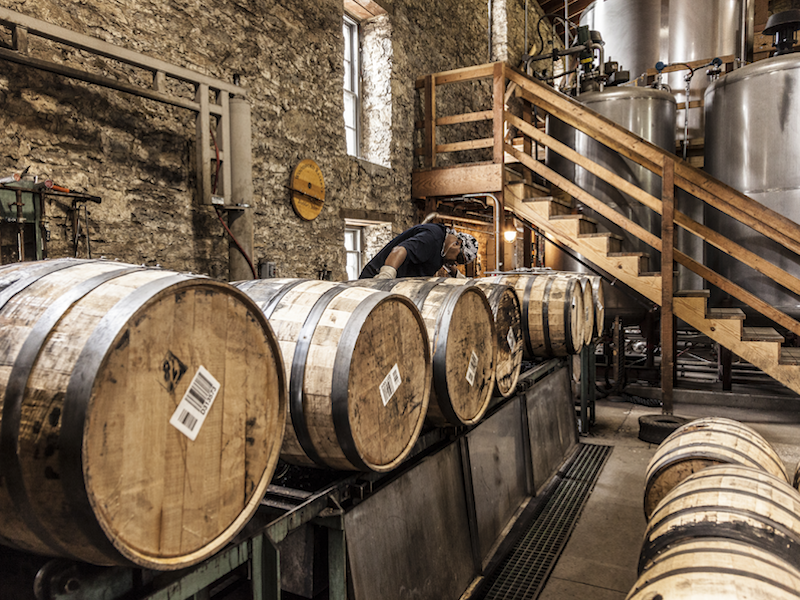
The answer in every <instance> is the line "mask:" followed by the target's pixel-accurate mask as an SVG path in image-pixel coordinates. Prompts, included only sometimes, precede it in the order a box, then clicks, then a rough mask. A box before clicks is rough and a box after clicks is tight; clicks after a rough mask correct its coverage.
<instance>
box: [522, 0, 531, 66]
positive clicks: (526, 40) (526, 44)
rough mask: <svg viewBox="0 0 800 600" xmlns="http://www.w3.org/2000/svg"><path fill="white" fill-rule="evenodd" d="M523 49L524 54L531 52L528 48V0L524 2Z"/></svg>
mask: <svg viewBox="0 0 800 600" xmlns="http://www.w3.org/2000/svg"><path fill="white" fill-rule="evenodd" d="M523 47H524V48H525V53H526V54H527V53H528V52H530V51H531V47H530V46H528V0H525V44H524V46H523Z"/></svg>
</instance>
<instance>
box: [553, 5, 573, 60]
mask: <svg viewBox="0 0 800 600" xmlns="http://www.w3.org/2000/svg"><path fill="white" fill-rule="evenodd" d="M567 23H569V2H568V0H564V48H569V38H568V37H567V36H568V35H569V27H568V26H567ZM553 27H555V25H553Z"/></svg>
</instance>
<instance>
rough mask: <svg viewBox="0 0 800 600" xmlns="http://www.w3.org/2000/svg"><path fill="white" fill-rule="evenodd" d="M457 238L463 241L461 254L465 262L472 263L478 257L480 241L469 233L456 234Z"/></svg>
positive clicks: (459, 232)
mask: <svg viewBox="0 0 800 600" xmlns="http://www.w3.org/2000/svg"><path fill="white" fill-rule="evenodd" d="M456 237H457V238H458V239H459V240H461V254H463V255H464V262H467V263H471V262H472V261H473V260H475V258H476V257H477V256H478V240H476V239H475V238H474V237H472V236H471V235H470V234H468V233H463V232H461V231H458V232H456Z"/></svg>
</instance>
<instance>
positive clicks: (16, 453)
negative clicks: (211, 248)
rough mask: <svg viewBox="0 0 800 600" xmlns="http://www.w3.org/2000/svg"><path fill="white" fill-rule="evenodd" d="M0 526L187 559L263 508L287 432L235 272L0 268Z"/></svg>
mask: <svg viewBox="0 0 800 600" xmlns="http://www.w3.org/2000/svg"><path fill="white" fill-rule="evenodd" d="M0 327H2V331H3V335H2V336H0V356H2V362H1V364H0V394H2V396H1V397H2V423H0V476H1V477H2V486H0V536H2V538H3V539H4V541H5V542H6V543H7V544H9V545H12V546H15V547H17V548H20V549H23V550H28V551H32V552H37V553H42V554H48V555H55V556H63V557H67V558H70V559H77V560H80V561H85V562H89V563H94V564H101V565H113V564H123V565H125V564H127V565H130V564H133V565H138V566H142V567H146V568H150V569H161V570H169V569H179V568H182V567H186V566H189V565H192V564H194V563H197V562H199V561H201V560H204V559H206V558H208V557H210V556H211V555H213V554H214V553H216V552H217V551H219V550H220V549H221V548H223V547H224V546H225V545H226V544H227V543H228V542H230V540H231V539H232V538H233V536H234V535H235V534H236V533H237V532H238V531H239V530H240V529H241V528H242V527H243V526H244V525H245V524H246V523H247V521H248V520H249V519H250V517H251V516H252V515H253V513H254V512H255V510H256V509H257V508H258V506H259V503H260V501H261V499H262V498H263V496H264V492H265V490H266V488H267V486H268V484H269V482H270V479H271V477H272V474H273V472H274V469H275V465H276V464H277V461H278V457H279V450H280V446H281V442H282V440H283V430H284V421H283V412H284V411H285V407H286V386H285V384H284V377H283V369H282V364H281V354H280V348H279V346H278V343H277V340H276V339H275V336H274V334H273V332H272V330H271V329H270V326H269V324H268V323H267V321H266V319H264V317H263V315H262V313H261V311H260V310H259V309H258V306H256V304H255V303H254V302H252V301H251V300H250V299H249V298H248V297H247V296H246V295H245V294H243V293H242V292H240V291H239V290H237V289H236V288H234V287H233V286H230V285H228V284H223V283H218V282H215V281H212V280H210V279H207V278H204V277H200V276H197V275H189V274H179V273H175V272H172V271H166V270H163V269H153V268H146V267H141V266H134V265H126V264H122V263H117V262H110V261H104V260H94V261H92V260H74V259H60V260H52V261H42V262H39V263H26V264H25V265H22V266H16V267H14V268H11V269H3V270H2V271H1V272H0Z"/></svg>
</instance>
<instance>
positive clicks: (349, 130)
mask: <svg viewBox="0 0 800 600" xmlns="http://www.w3.org/2000/svg"><path fill="white" fill-rule="evenodd" d="M342 30H343V32H344V130H345V137H346V139H347V153H348V154H350V155H352V156H358V155H359V144H358V139H359V125H360V123H359V113H360V112H361V99H360V88H359V58H360V56H359V45H358V23H356V22H355V21H354V20H353V19H351V18H350V17H347V16H345V17H344V24H343V26H342Z"/></svg>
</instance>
